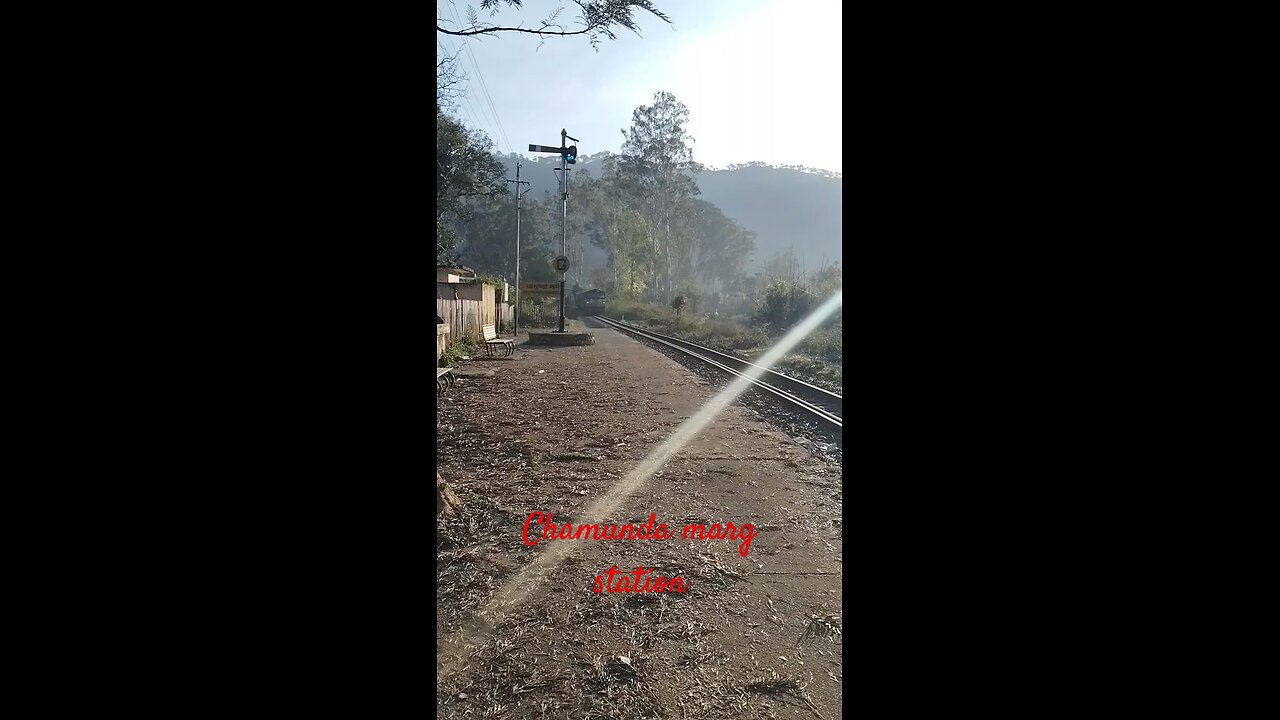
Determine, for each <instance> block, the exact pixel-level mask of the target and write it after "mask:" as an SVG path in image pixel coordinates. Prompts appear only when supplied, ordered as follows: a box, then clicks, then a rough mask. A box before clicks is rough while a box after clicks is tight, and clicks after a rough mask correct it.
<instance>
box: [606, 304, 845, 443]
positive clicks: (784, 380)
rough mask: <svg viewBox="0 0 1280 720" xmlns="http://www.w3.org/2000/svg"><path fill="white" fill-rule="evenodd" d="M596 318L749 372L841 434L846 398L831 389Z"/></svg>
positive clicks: (736, 370)
mask: <svg viewBox="0 0 1280 720" xmlns="http://www.w3.org/2000/svg"><path fill="white" fill-rule="evenodd" d="M593 317H594V318H595V319H596V320H599V321H600V322H602V323H604V324H605V325H608V326H609V327H612V328H615V329H617V330H621V331H623V332H627V333H630V334H632V335H635V336H637V337H641V338H644V339H646V340H649V341H651V342H655V343H658V344H661V345H665V346H667V347H670V348H672V349H674V350H676V351H678V352H679V353H680V354H682V355H685V356H688V357H692V358H694V359H696V360H698V361H700V362H702V363H703V364H705V365H709V366H712V367H715V368H717V369H719V370H721V371H723V372H725V373H728V374H730V375H733V376H737V377H742V376H744V375H747V374H748V373H749V376H750V380H751V383H752V384H753V385H754V386H755V387H757V388H759V389H760V390H763V391H765V392H767V393H771V394H772V395H774V396H777V397H778V398H780V399H782V400H783V401H785V402H787V403H789V404H790V405H792V406H795V407H797V408H799V409H801V410H803V411H804V412H805V413H807V414H808V415H811V416H813V417H815V418H818V419H819V420H821V421H822V423H823V424H825V425H827V426H829V427H832V428H834V429H835V430H837V431H841V430H842V429H843V427H844V426H843V420H842V418H843V399H842V397H841V396H840V395H837V394H835V393H833V392H831V391H829V390H824V389H822V388H820V387H817V386H816V385H810V384H809V383H807V382H804V381H803V380H797V379H796V378H793V377H790V376H787V375H783V374H782V373H780V372H775V371H773V370H770V369H768V368H765V367H761V366H759V365H755V364H753V363H750V362H747V361H746V360H743V359H741V358H736V357H734V356H732V355H726V354H724V353H722V352H718V351H716V350H712V349H711V348H708V347H703V346H701V345H698V344H696V343H691V342H689V341H687V340H681V339H680V338H678V337H672V336H670V335H663V334H661V333H656V332H653V331H652V330H645V329H642V328H638V327H636V326H634V325H628V324H627V323H623V322H618V321H617V320H614V319H612V318H607V317H605V316H603V315H595V316H593Z"/></svg>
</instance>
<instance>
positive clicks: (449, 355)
mask: <svg viewBox="0 0 1280 720" xmlns="http://www.w3.org/2000/svg"><path fill="white" fill-rule="evenodd" d="M478 348H479V345H478V344H477V343H476V341H475V340H472V339H471V338H469V337H467V336H465V335H463V336H461V337H457V338H451V339H450V342H449V347H447V348H445V349H444V353H443V354H442V355H441V356H440V360H439V361H438V362H437V363H436V367H452V366H453V365H455V364H456V363H457V362H458V361H459V360H461V359H462V356H463V355H467V356H469V357H474V356H475V353H476V350H477V349H478Z"/></svg>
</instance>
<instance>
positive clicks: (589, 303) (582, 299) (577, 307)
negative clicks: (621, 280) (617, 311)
mask: <svg viewBox="0 0 1280 720" xmlns="http://www.w3.org/2000/svg"><path fill="white" fill-rule="evenodd" d="M604 307H605V294H604V291H603V290H586V291H584V292H580V293H577V294H576V295H574V296H573V309H574V311H575V314H576V315H577V316H578V317H586V316H588V315H601V314H603V313H604Z"/></svg>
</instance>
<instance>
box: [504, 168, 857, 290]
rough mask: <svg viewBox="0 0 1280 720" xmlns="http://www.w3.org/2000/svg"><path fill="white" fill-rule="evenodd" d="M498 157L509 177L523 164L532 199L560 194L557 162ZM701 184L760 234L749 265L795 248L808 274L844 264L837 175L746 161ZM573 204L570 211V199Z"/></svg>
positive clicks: (710, 198) (710, 173) (595, 171)
mask: <svg viewBox="0 0 1280 720" xmlns="http://www.w3.org/2000/svg"><path fill="white" fill-rule="evenodd" d="M605 157H607V153H601V154H598V155H590V156H584V157H582V158H581V159H580V160H579V161H578V164H577V165H575V166H573V167H572V169H571V172H570V176H569V177H570V182H571V183H572V182H573V178H574V177H576V176H580V175H579V173H582V172H587V173H590V174H591V176H592V177H600V172H601V164H602V161H603V160H604V158H605ZM498 159H499V160H501V161H502V163H503V165H505V166H506V167H507V170H508V174H507V177H509V178H514V177H515V172H516V163H517V162H519V163H521V164H522V167H521V170H520V179H521V180H528V181H529V183H530V185H529V187H530V188H531V189H532V191H533V192H532V193H531V195H534V196H537V197H541V196H542V194H543V193H544V192H550V193H553V194H554V193H555V192H557V191H558V187H557V183H558V180H557V177H556V173H554V172H553V171H552V168H553V167H559V165H560V159H559V158H557V157H552V156H547V157H544V158H538V159H535V160H530V159H528V158H525V157H522V156H519V155H515V154H509V155H505V156H499V158H498ZM697 182H698V187H699V189H701V190H702V195H701V197H702V199H703V200H706V201H707V202H710V203H713V204H714V205H716V206H717V207H719V208H720V210H721V211H722V212H724V214H725V215H726V216H728V217H730V218H733V219H734V220H736V221H737V222H738V223H739V224H741V225H742V226H743V227H745V228H747V229H748V230H751V231H753V232H755V233H756V236H757V243H756V254H755V257H754V258H753V260H752V262H751V263H750V265H749V267H758V266H760V265H762V264H763V263H764V262H765V261H766V260H768V259H769V258H771V257H773V255H774V254H776V253H778V252H782V251H784V250H791V251H792V252H793V253H794V254H795V257H796V259H798V260H800V261H801V262H802V263H803V265H804V266H806V267H807V268H808V269H810V270H813V269H816V268H818V267H821V266H823V265H826V264H829V263H831V262H835V261H842V260H843V255H842V249H841V236H842V232H843V191H844V180H843V178H841V177H840V176H839V175H838V174H834V173H828V172H825V171H821V170H811V169H808V168H799V167H773V166H770V165H765V164H763V163H747V164H745V165H732V166H729V167H727V168H724V169H714V170H705V171H703V172H701V173H699V174H698V176H697ZM569 203H570V212H572V210H573V199H572V198H570V200H569ZM592 255H594V253H592ZM591 260H595V258H591ZM591 260H589V261H588V262H591ZM600 262H603V261H600Z"/></svg>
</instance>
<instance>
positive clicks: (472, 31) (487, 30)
mask: <svg viewBox="0 0 1280 720" xmlns="http://www.w3.org/2000/svg"><path fill="white" fill-rule="evenodd" d="M547 27H551V26H549V25H544V26H543V29H539V30H530V29H528V28H518V27H497V26H493V27H484V28H474V27H473V28H468V29H466V30H446V29H445V28H442V27H440V26H439V25H436V31H437V32H442V33H444V34H446V35H491V34H493V33H497V32H521V33H528V34H529V35H540V36H542V35H585V34H586V33H589V32H591V31H592V30H594V29H595V28H589V27H588V28H583V29H581V30H573V31H569V30H546V29H545V28H547Z"/></svg>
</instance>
